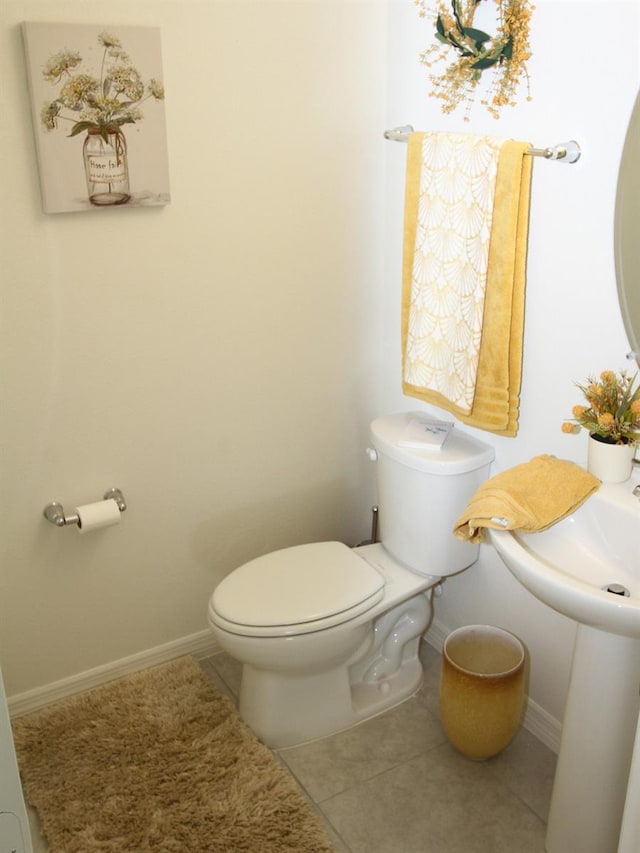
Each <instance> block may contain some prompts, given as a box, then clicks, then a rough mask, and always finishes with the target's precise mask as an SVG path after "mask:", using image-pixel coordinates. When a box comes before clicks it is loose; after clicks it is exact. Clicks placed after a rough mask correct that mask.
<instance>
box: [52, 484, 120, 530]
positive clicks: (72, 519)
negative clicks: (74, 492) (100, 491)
mask: <svg viewBox="0 0 640 853" xmlns="http://www.w3.org/2000/svg"><path fill="white" fill-rule="evenodd" d="M102 500H104V501H110V500H114V501H115V502H116V504H117V506H118V509H119V510H120V512H124V511H125V510H126V508H127V504H126V501H125V499H124V495H123V494H122V492H121V491H120V489H107V491H106V492H105V493H104V495H103V497H102ZM42 514H43V515H44V517H45V518H46V519H47V521H50V522H51V523H52V524H55V525H56V527H64V526H65V525H67V524H76V525H77V524H78V523H79V521H80V518H79V517H78V516H77V515H65V514H64V507H63V506H62V504H61V503H58V501H51V503H49V504H47V505H46V507H45V508H44V510H43V513H42Z"/></svg>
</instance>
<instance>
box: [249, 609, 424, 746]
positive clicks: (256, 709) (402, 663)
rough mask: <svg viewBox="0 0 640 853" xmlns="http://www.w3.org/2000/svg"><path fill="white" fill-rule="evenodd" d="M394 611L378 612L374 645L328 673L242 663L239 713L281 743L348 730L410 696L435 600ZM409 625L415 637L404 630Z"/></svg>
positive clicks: (272, 742)
mask: <svg viewBox="0 0 640 853" xmlns="http://www.w3.org/2000/svg"><path fill="white" fill-rule="evenodd" d="M408 605H409V607H408ZM394 610H396V609H394ZM397 610H398V611H399V612H400V615H397V614H396V613H395V612H394V611H391V612H388V613H386V614H384V616H383V617H382V618H381V620H380V621H381V622H382V626H383V628H384V636H383V637H381V638H380V639H379V640H378V641H377V642H376V641H375V640H374V643H373V647H372V648H368V649H367V650H366V652H365V653H364V654H363V652H362V650H359V651H358V652H356V653H355V654H354V655H353V656H352V658H351V660H350V661H347V662H346V663H344V664H341V665H338V666H334V667H332V668H330V669H328V670H326V671H324V672H312V673H310V674H309V675H306V676H305V675H301V674H300V673H295V674H294V673H289V672H282V671H279V672H274V671H271V670H265V669H257V668H256V667H254V666H251V664H247V663H245V664H244V665H243V669H242V682H241V687H240V702H239V711H240V716H241V717H242V719H243V720H244V721H245V722H246V723H247V724H248V725H249V726H250V727H251V728H252V729H253V731H254V732H255V733H256V734H257V735H258V737H259V738H260V739H261V740H262V741H263V743H265V744H266V745H267V746H269V747H271V748H272V749H284V748H286V747H292V746H300V745H301V744H303V743H308V742H309V741H313V740H319V739H320V738H323V737H327V736H328V735H331V734H335V733H336V732H339V731H343V730H345V729H349V728H351V727H352V726H354V725H357V724H358V723H361V722H364V721H365V720H368V719H370V718H371V717H375V716H377V715H378V714H381V713H383V712H384V711H388V710H389V709H391V708H393V707H395V706H396V705H399V704H401V703H402V702H404V701H405V700H406V699H409V698H410V697H411V696H413V695H414V694H415V693H416V692H417V691H418V690H419V689H420V687H421V685H422V681H423V670H422V663H421V661H420V658H419V656H418V649H419V644H420V636H421V634H422V632H423V631H424V630H425V628H426V626H427V624H428V618H429V615H430V612H431V607H430V603H429V600H428V598H427V597H426V596H425V595H423V594H420V595H417V596H415V597H414V598H413V599H412V600H411V601H410V602H405V603H404V604H403V605H401V606H400V607H399V608H397ZM409 614H410V615H409ZM394 616H395V617H396V618H395V620H394ZM383 620H384V621H383ZM391 623H392V624H393V628H392V629H390V625H391ZM407 623H408V624H407ZM407 630H409V631H410V632H411V634H412V636H411V637H410V638H407V636H406V634H405V635H404V636H403V631H405V632H406V631H407ZM374 635H375V631H374ZM397 637H399V638H400V641H401V645H400V646H398V645H397V644H396V642H395V640H396V638H397Z"/></svg>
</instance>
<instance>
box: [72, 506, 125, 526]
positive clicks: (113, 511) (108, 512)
mask: <svg viewBox="0 0 640 853" xmlns="http://www.w3.org/2000/svg"><path fill="white" fill-rule="evenodd" d="M76 514H77V516H78V529H79V530H80V533H90V532H91V531H92V530H97V529H98V528H99V527H111V526H112V525H114V524H120V510H119V509H118V504H117V503H116V502H115V501H114V500H113V498H110V499H109V500H108V501H96V502H95V503H92V504H84V506H78V507H76Z"/></svg>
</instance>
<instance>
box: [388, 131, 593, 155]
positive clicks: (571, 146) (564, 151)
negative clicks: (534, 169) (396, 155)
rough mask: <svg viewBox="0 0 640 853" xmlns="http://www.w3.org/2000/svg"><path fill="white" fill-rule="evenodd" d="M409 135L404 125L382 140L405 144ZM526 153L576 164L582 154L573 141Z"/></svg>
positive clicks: (534, 149) (528, 150) (530, 150)
mask: <svg viewBox="0 0 640 853" xmlns="http://www.w3.org/2000/svg"><path fill="white" fill-rule="evenodd" d="M410 133H413V128H412V127H411V125H410V124H405V125H403V126H402V127H394V128H393V130H385V132H384V138H385V139H389V140H391V141H392V142H407V140H408V139H409V134H410ZM526 153H527V154H530V155H531V156H532V157H544V159H545V160H560V162H562V163H577V161H578V160H579V159H580V154H581V153H582V152H581V150H580V146H579V145H578V143H577V142H576V141H575V139H572V140H570V141H569V142H560V143H559V144H558V145H554V146H553V147H552V148H529V149H527V151H526Z"/></svg>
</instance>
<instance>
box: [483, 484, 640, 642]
mask: <svg viewBox="0 0 640 853" xmlns="http://www.w3.org/2000/svg"><path fill="white" fill-rule="evenodd" d="M633 488H634V482H633V481H632V480H629V481H627V482H626V483H622V484H619V483H616V484H607V483H603V484H602V486H601V487H600V488H599V489H598V491H597V492H596V493H595V494H593V495H592V496H591V497H590V498H588V499H587V501H586V502H585V503H584V504H583V505H582V506H581V507H580V508H579V509H578V510H576V512H574V513H573V514H572V515H570V516H568V517H567V518H565V519H563V520H562V521H560V522H558V523H557V524H555V525H553V527H550V528H549V529H548V530H544V531H542V532H541V533H521V532H519V531H514V530H509V531H506V530H505V531H496V530H491V531H490V535H491V541H492V543H493V545H494V547H495V549H496V551H497V552H498V554H500V556H501V557H502V560H503V561H504V563H505V564H506V566H507V568H508V569H509V570H510V571H511V573H512V574H513V575H514V576H515V577H516V578H517V579H518V580H519V581H520V583H522V584H523V586H525V587H526V588H527V589H528V590H529V591H530V592H531V593H533V595H535V596H536V597H537V598H539V599H540V600H541V601H543V602H544V603H545V604H547V605H548V606H549V607H552V608H553V609H554V610H557V611H559V612H560V613H563V614H564V615H565V616H568V617H569V618H570V619H575V621H576V622H580V623H581V624H583V625H590V626H591V627H593V628H599V629H600V630H603V631H607V632H609V633H613V634H619V635H621V636H624V637H633V638H636V639H639V638H640V498H638V497H636V496H634V495H633V494H632V491H633ZM611 584H616V585H618V586H619V587H624V588H625V590H626V591H627V592H628V593H629V595H628V597H626V596H624V595H615V594H613V593H612V592H607V591H605V590H604V589H603V587H605V588H606V587H607V586H609V585H611Z"/></svg>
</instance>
